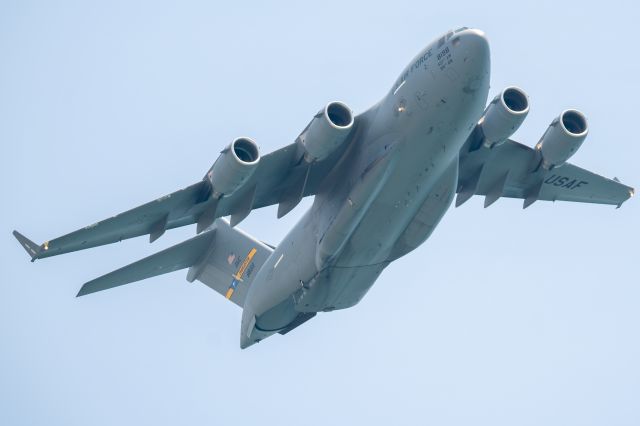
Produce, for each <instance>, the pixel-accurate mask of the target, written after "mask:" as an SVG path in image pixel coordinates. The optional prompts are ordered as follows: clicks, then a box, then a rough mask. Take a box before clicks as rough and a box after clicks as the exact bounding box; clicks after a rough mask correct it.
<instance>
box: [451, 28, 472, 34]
mask: <svg viewBox="0 0 640 426" xmlns="http://www.w3.org/2000/svg"><path fill="white" fill-rule="evenodd" d="M468 29H469V27H460V28H458V29H457V30H455V31H454V32H456V33H459V32H460V31H464V30H468Z"/></svg>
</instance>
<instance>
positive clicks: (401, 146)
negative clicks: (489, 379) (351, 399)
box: [241, 29, 490, 348]
mask: <svg viewBox="0 0 640 426" xmlns="http://www.w3.org/2000/svg"><path fill="white" fill-rule="evenodd" d="M489 73H490V60H489V46H488V43H487V41H486V39H485V37H484V35H483V34H482V33H481V32H480V31H477V30H468V29H461V30H458V31H456V32H450V33H448V34H446V35H444V36H443V37H442V38H440V39H438V40H436V41H435V42H433V43H432V44H430V45H429V46H427V47H426V48H425V49H424V50H423V51H421V52H420V53H419V54H418V55H417V56H416V58H414V60H412V61H411V63H410V64H409V65H408V66H407V67H406V68H405V70H404V71H403V72H402V74H401V75H400V77H399V78H398V80H397V81H396V83H395V84H394V85H393V87H392V88H391V90H390V92H389V93H388V94H387V95H386V96H385V97H384V98H383V99H382V100H381V101H380V102H379V103H378V104H376V105H375V106H373V107H372V108H370V109H369V110H367V111H366V112H364V113H363V114H361V115H360V116H358V117H357V118H356V122H355V129H354V131H353V133H352V135H351V137H350V139H349V141H348V142H347V143H348V147H347V148H346V150H345V152H344V154H343V155H342V157H341V158H340V160H339V162H338V163H337V164H336V166H335V167H334V168H333V170H332V172H331V173H330V174H329V175H328V176H327V177H326V179H325V180H324V182H323V184H322V187H321V190H320V191H319V192H318V194H317V195H316V197H315V200H314V203H313V205H312V207H311V208H310V209H309V211H307V212H306V214H305V215H304V216H303V218H302V219H301V220H300V221H299V222H298V223H297V224H296V226H295V227H294V228H293V229H292V230H291V231H290V232H289V234H288V235H287V236H286V237H285V238H284V240H283V241H282V243H281V244H280V245H279V246H278V247H277V248H276V250H275V251H274V252H273V254H272V255H271V257H270V258H269V259H268V260H267V261H266V262H265V264H264V265H263V266H262V268H261V269H260V271H259V272H258V274H257V275H256V278H255V281H254V284H253V285H252V286H251V288H250V289H249V292H248V294H247V298H246V302H245V306H244V311H243V316H242V327H241V347H243V348H244V347H247V346H249V345H251V344H253V343H256V342H257V341H260V340H261V339H264V338H265V337H268V336H269V335H271V334H273V333H276V332H278V331H280V330H282V329H284V328H286V327H287V326H289V325H290V324H291V323H293V322H294V321H295V320H296V319H297V318H299V317H300V315H301V314H302V315H304V314H308V313H313V312H320V311H331V310H334V309H344V308H348V307H351V306H353V305H355V304H356V303H358V302H359V301H360V300H361V299H362V297H363V296H364V295H365V293H366V292H367V291H368V289H369V288H370V287H371V286H372V285H373V283H374V282H375V280H376V279H377V277H378V276H379V275H380V273H381V272H382V270H383V269H384V268H385V267H386V266H387V265H388V264H389V263H390V262H391V261H393V260H395V259H397V258H399V257H401V256H403V255H405V254H406V253H408V252H410V251H411V250H413V249H415V248H416V247H418V246H419V245H420V244H421V243H422V242H424V241H425V240H426V239H427V238H428V237H429V235H430V234H431V232H432V231H433V229H434V228H435V226H436V225H437V224H438V222H439V221H440V219H441V218H442V216H443V215H444V213H445V212H446V210H447V209H448V208H449V205H450V204H451V201H452V199H453V196H454V194H455V191H456V185H457V178H458V155H459V150H460V147H461V146H462V144H463V143H464V142H465V140H466V139H467V137H468V136H469V134H470V132H471V131H472V130H473V128H474V126H475V125H476V123H477V122H478V119H479V118H480V116H481V115H482V111H483V109H484V107H485V105H486V101H487V95H488V91H489Z"/></svg>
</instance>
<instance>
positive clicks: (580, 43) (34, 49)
mask: <svg viewBox="0 0 640 426" xmlns="http://www.w3.org/2000/svg"><path fill="white" fill-rule="evenodd" d="M224 3H225V5H224V6H221V4H222V2H219V3H218V2H191V1H183V2H175V3H165V2H158V1H149V2H130V1H122V2H116V1H108V2H81V1H78V2H49V1H43V2H30V1H15V2H13V1H7V0H4V1H0V144H1V145H0V147H1V148H2V149H1V151H0V185H1V188H2V200H3V201H2V206H3V207H2V208H1V209H0V223H2V230H1V231H2V232H0V235H1V237H0V244H1V253H2V256H0V270H1V271H2V275H1V280H0V345H1V346H0V424H2V425H34V424H42V425H45V424H46V425H116V424H118V425H134V424H154V425H175V424H193V425H201V424H202V425H204V424H209V425H212V424H219V425H227V424H266V425H275V424H278V425H285V424H294V423H298V424H305V425H321V424H331V425H351V424H372V425H388V424H401V425H416V424H433V425H469V424H474V425H492V426H496V425H605V424H606V425H638V424H640V331H639V326H640V309H639V306H640V287H639V283H640V279H639V277H638V261H639V260H640V259H639V249H638V243H639V241H640V228H639V226H638V225H639V224H640V220H639V219H640V204H639V203H638V199H637V198H636V199H632V200H630V201H629V202H628V203H627V204H625V205H624V206H623V208H621V209H620V210H615V209H614V208H613V207H607V206H597V205H579V204H569V203H561V202H558V203H555V204H554V203H545V202H540V203H536V204H534V205H533V206H532V207H530V208H529V209H527V210H524V211H523V210H522V209H521V203H522V202H521V201H518V200H501V201H499V202H497V203H496V204H494V205H493V206H492V207H491V208H489V209H486V210H485V209H483V208H482V198H480V197H477V198H474V199H472V200H470V201H469V202H468V203H467V204H465V205H464V206H463V207H461V208H459V209H454V208H452V209H451V210H450V211H449V213H448V214H447V215H446V216H445V217H444V219H443V221H442V222H441V224H440V227H439V228H438V229H437V230H436V231H435V233H434V234H433V236H432V237H431V239H429V240H428V241H427V242H426V243H425V244H424V245H423V246H422V247H421V248H419V249H418V250H416V251H415V252H413V253H411V254H410V255H408V256H406V257H404V258H402V259H401V260H399V261H397V262H395V263H394V264H393V265H391V266H390V267H389V268H387V270H385V272H384V273H383V275H382V276H381V278H380V279H379V280H378V282H377V283H376V285H375V286H374V287H373V288H372V290H371V291H370V292H369V294H368V295H367V296H366V297H365V298H364V299H363V301H362V302H361V303H360V304H359V305H358V306H356V307H355V308H353V309H349V310H345V311H337V312H333V313H331V314H320V315H318V317H316V318H315V319H314V320H313V321H311V322H309V323H307V324H305V325H304V326H303V327H301V328H299V329H297V330H295V331H294V332H292V333H290V334H288V335H287V336H285V337H281V336H274V337H271V338H269V339H268V340H266V341H265V342H263V343H261V344H259V345H256V346H253V347H251V348H250V349H248V350H245V351H241V350H240V349H239V328H240V316H241V311H240V310H239V309H238V308H237V307H236V306H235V305H233V304H231V303H228V302H227V301H225V300H224V298H222V297H221V296H220V295H218V294H217V293H215V292H214V291H211V290H210V289H208V288H207V287H206V286H204V285H203V284H201V283H194V284H189V283H187V282H186V281H185V276H186V271H180V272H176V273H172V274H168V275H164V276H161V277H158V278H154V279H150V280H147V281H144V282H141V283H138V284H133V285H129V286H125V287H122V288H118V289H115V290H112V291H108V292H103V293H99V294H95V295H91V296H88V297H84V298H78V299H76V298H75V297H74V296H75V294H76V292H77V291H78V289H79V288H80V286H81V285H82V283H84V282H85V281H88V280H89V279H91V278H94V277H96V276H99V275H102V274H104V273H106V272H109V271H111V270H113V269H116V268H118V267H120V266H122V265H125V264H127V263H130V262H132V261H135V260H137V259H140V258H142V257H144V256H147V255H149V254H151V253H154V252H157V251H159V250H161V249H162V248H165V247H168V246H170V245H173V244H175V243H177V242H179V241H182V240H184V239H186V238H188V237H189V236H191V235H193V234H194V233H195V229H194V227H188V228H186V229H180V230H175V231H169V232H168V233H167V234H166V235H165V236H163V237H162V238H161V239H160V240H159V241H158V242H157V243H154V244H153V245H149V244H148V242H147V239H145V238H140V239H136V240H129V241H125V242H122V243H119V244H114V245H111V246H107V247H102V248H97V249H93V250H88V251H84V252H79V253H73V254H69V255H65V256H61V257H57V258H52V259H45V260H41V261H37V262H36V263H35V264H31V263H29V261H28V256H27V255H26V254H25V253H24V251H23V250H22V248H21V247H20V246H19V245H18V243H17V242H16V241H15V240H14V239H13V237H12V236H11V231H12V229H14V228H16V229H19V230H20V231H22V232H23V233H25V234H26V235H27V236H29V237H30V238H32V239H34V240H36V241H37V242H42V241H43V240H45V239H49V238H53V237H56V236H59V235H61V234H64V233H67V232H69V231H72V230H75V229H77V228H79V227H82V226H85V225H87V224H90V223H93V222H95V221H97V220H99V219H103V218H106V217H109V216H111V215H113V214H116V213H118V212H121V211H124V210H127V209H129V208H131V207H134V206H137V205H139V204H142V203H144V202H147V201H149V200H152V199H154V198H156V197H159V196H161V195H163V194H167V193H169V192H172V191H174V190H177V189H179V188H182V187H184V186H187V185H189V184H191V183H193V182H195V181H197V180H199V179H201V177H202V176H203V174H204V173H205V172H206V170H207V168H208V167H209V166H211V164H212V163H213V161H214V160H215V159H216V157H217V155H218V152H219V151H220V149H221V148H222V147H223V146H224V145H225V144H227V143H229V142H230V141H231V140H232V139H233V138H234V137H236V136H240V135H247V136H250V137H253V138H255V140H256V141H257V142H258V143H259V145H260V147H261V150H262V152H263V153H267V152H270V151H272V150H274V149H276V148H278V147H281V146H283V145H285V144H288V143H290V142H292V141H293V140H294V139H295V137H296V136H297V135H298V134H299V132H300V131H301V130H302V129H303V128H304V127H305V125H306V124H307V123H308V121H309V120H310V119H311V117H312V115H313V114H314V113H315V112H316V111H317V110H318V109H320V108H321V107H322V106H323V105H324V104H325V103H326V102H328V101H330V100H342V101H344V102H346V103H347V104H349V105H350V106H351V107H352V108H353V109H354V111H356V112H361V111H363V110H364V109H366V108H367V107H368V106H370V105H371V104H373V103H374V102H376V101H377V100H378V99H380V98H381V97H382V96H383V95H384V94H385V93H386V92H387V90H388V89H389V88H390V86H391V84H392V83H393V82H394V80H395V79H396V78H397V76H398V74H399V73H400V71H401V70H402V68H403V67H404V66H405V65H406V64H407V63H408V62H409V61H410V60H411V58H412V57H413V56H414V55H415V54H416V53H417V52H418V51H419V50H420V49H421V48H422V47H424V46H425V45H426V44H428V43H429V42H430V41H431V40H433V39H435V38H437V37H439V35H441V33H443V32H445V31H447V30H448V29H451V28H456V27H459V26H463V25H465V26H470V27H477V28H481V29H483V30H484V31H486V33H487V35H488V37H489V39H490V43H491V59H492V78H491V82H492V90H491V93H490V96H494V95H495V93H497V91H499V90H500V89H501V88H502V87H505V86H507V85H511V84H517V85H519V86H521V87H522V88H524V89H525V90H526V91H527V92H528V93H529V95H530V97H531V113H530V114H529V118H528V119H527V121H526V122H525V124H524V125H523V127H522V128H521V129H520V130H519V131H518V133H517V134H516V138H517V139H518V140H520V141H522V142H524V143H527V144H529V145H531V146H532V145H533V144H535V142H537V140H538V138H539V137H540V135H541V134H542V133H543V131H544V130H545V129H546V127H547V125H548V124H549V122H550V121H551V120H552V119H553V118H554V117H555V116H556V115H557V114H558V113H559V112H560V111H562V110H563V109H565V108H568V107H578V108H580V109H581V110H582V111H584V113H585V114H586V115H587V117H588V118H589V123H590V135H589V138H588V139H587V141H586V142H585V144H584V145H583V147H582V149H581V150H580V151H579V152H578V153H577V154H576V155H575V157H574V158H573V160H572V161H573V162H574V163H576V164H578V165H580V166H583V167H586V168H588V169H590V170H593V171H595V172H598V173H601V174H603V175H605V176H608V177H613V176H617V177H619V178H620V179H621V180H622V181H623V182H625V183H627V184H629V185H632V186H635V187H639V186H640V171H639V161H640V160H639V158H640V143H639V140H638V139H639V138H638V124H639V122H640V120H639V117H638V111H639V109H638V97H639V96H640V80H639V78H638V76H639V75H640V60H639V59H638V49H639V47H638V46H639V42H640V40H639V38H638V32H637V25H638V21H639V18H640V10H639V9H638V7H637V6H635V5H634V2H631V1H630V2H626V3H625V2H620V3H618V2H614V1H607V2H585V1H579V2H559V1H542V2H535V5H534V2H531V4H525V2H504V4H503V3H502V2H499V3H490V2H486V1H455V2H454V1H440V2H437V3H436V2H429V1H424V0H423V1H416V2H407V1H398V0H395V1H388V2H375V3H374V2H369V1H367V2H362V3H347V2H342V1H337V2H333V1H323V2H308V3H303V2H278V3H274V4H272V5H270V6H267V5H265V4H264V3H259V2H255V4H252V3H244V2H224ZM594 3H598V4H597V6H593V4H594ZM309 202H310V200H307V201H306V202H305V203H303V205H300V206H299V207H298V208H297V209H296V210H295V211H294V212H293V213H291V214H290V215H289V216H287V217H286V218H284V219H282V220H276V209H275V208H273V207H272V208H266V209H263V210H260V211H256V212H254V213H252V215H251V216H250V217H249V218H248V219H247V220H246V221H245V222H243V223H242V224H241V225H240V227H241V228H242V229H244V230H246V231H247V232H249V233H251V234H253V235H256V236H258V237H259V238H261V239H263V240H265V241H268V242H271V243H273V244H277V243H278V242H279V241H280V240H281V239H282V238H283V236H284V235H285V233H286V232H287V230H288V229H290V227H291V226H292V225H293V224H294V223H295V221H296V220H297V219H298V218H299V217H300V216H301V214H302V212H303V211H304V209H305V208H306V207H308V206H309Z"/></svg>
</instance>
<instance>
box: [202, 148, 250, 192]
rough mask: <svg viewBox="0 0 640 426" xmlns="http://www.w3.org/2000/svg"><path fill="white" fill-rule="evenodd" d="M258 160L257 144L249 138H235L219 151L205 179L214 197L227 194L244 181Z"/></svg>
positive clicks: (247, 178)
mask: <svg viewBox="0 0 640 426" xmlns="http://www.w3.org/2000/svg"><path fill="white" fill-rule="evenodd" d="M259 162H260V152H259V151H258V145H256V143H255V142H254V141H253V140H251V139H249V138H245V137H242V138H237V139H235V140H234V141H233V142H231V144H229V146H228V147H227V148H225V149H224V150H223V151H222V152H221V153H220V156H219V157H218V159H217V160H216V162H215V163H213V166H211V169H210V170H209V173H207V179H208V180H209V182H210V183H211V189H212V193H213V195H214V197H216V198H220V197H221V196H222V195H229V194H231V193H233V192H234V191H236V190H237V189H238V188H240V187H241V186H242V185H244V184H245V183H246V181H247V180H249V178H250V177H251V175H253V172H254V171H255V170H256V168H257V167H258V163H259Z"/></svg>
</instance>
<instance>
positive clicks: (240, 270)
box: [233, 248, 258, 281]
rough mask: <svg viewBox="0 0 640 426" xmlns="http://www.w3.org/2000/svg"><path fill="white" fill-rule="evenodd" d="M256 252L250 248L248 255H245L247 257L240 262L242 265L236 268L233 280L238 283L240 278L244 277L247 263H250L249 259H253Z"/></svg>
mask: <svg viewBox="0 0 640 426" xmlns="http://www.w3.org/2000/svg"><path fill="white" fill-rule="evenodd" d="M257 251H258V250H256V249H255V248H252V249H251V250H250V251H249V254H248V255H247V257H245V258H244V260H243V261H242V264H241V265H240V267H239V268H238V271H237V272H236V274H235V275H234V276H233V278H235V279H236V280H238V281H242V276H243V275H244V273H245V271H246V270H247V268H248V267H249V263H251V259H253V256H255V254H256V252H257Z"/></svg>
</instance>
